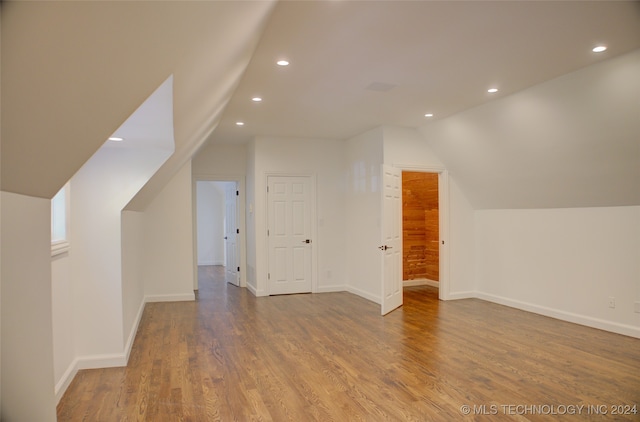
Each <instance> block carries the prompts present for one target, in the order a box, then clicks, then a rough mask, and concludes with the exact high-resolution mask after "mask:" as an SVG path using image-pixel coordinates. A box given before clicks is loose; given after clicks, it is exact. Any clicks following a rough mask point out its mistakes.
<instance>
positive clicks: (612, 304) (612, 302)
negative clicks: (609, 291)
mask: <svg viewBox="0 0 640 422" xmlns="http://www.w3.org/2000/svg"><path fill="white" fill-rule="evenodd" d="M609 307H610V308H615V307H616V298H615V297H613V296H609Z"/></svg>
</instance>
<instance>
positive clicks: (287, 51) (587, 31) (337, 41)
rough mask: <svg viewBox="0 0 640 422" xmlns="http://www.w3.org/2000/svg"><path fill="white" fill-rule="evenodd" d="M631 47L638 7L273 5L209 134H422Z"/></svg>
mask: <svg viewBox="0 0 640 422" xmlns="http://www.w3.org/2000/svg"><path fill="white" fill-rule="evenodd" d="M601 43H602V44H606V45H607V46H608V47H609V48H608V50H607V51H606V52H604V53H600V54H596V53H593V52H592V51H591V49H592V48H593V47H594V46H596V45H598V44H601ZM638 48H640V2H624V1H623V2H617V1H616V2H611V1H293V2H289V1H285V2H280V3H279V4H278V5H277V6H276V8H275V10H274V13H273V15H272V16H271V19H270V20H269V24H268V25H267V27H266V29H265V31H264V33H263V35H262V37H261V39H260V43H259V44H258V48H257V49H256V51H255V54H254V55H253V57H252V59H251V62H250V64H249V66H248V68H247V70H246V72H245V74H244V76H243V78H242V81H241V83H240V85H239V87H238V89H237V91H236V92H235V94H234V96H233V98H232V99H231V101H230V102H229V105H228V106H227V108H226V109H225V112H224V114H223V118H222V120H221V122H220V125H219V126H218V127H217V129H216V131H215V132H214V134H213V136H212V138H211V139H212V140H213V141H214V142H244V141H246V140H248V139H251V138H252V137H253V136H255V135H277V136H295V137H312V138H314V137H315V138H320V139H322V138H324V139H326V138H330V139H347V138H350V137H353V136H355V135H358V134H360V133H363V132H365V131H367V130H369V129H372V128H374V127H376V126H380V125H397V126H406V127H420V126H422V125H425V124H427V123H429V121H435V120H440V119H443V118H446V117H448V116H452V115H454V114H456V113H459V112H461V111H463V110H466V109H469V108H471V107H474V106H478V105H480V104H483V103H486V102H489V101H493V100H495V99H499V98H504V97H505V96H508V95H509V94H512V93H515V92H518V91H520V90H522V89H524V88H527V87H530V86H532V85H535V84H538V83H541V82H543V81H547V80H550V79H553V78H556V77H558V76H561V75H564V74H566V73H569V72H572V71H575V70H577V69H580V68H583V67H585V66H588V65H591V64H594V63H598V62H600V61H603V60H606V59H608V58H612V57H615V56H617V55H620V54H624V53H627V52H629V51H632V50H635V49H638ZM280 59H286V60H288V61H289V62H290V64H289V66H286V67H280V66H277V65H276V61H277V60H280ZM491 87H497V88H499V91H498V92H497V93H495V94H493V95H492V94H489V93H487V89H488V88H491ZM255 96H258V97H261V98H262V101H261V102H260V103H254V102H252V101H251V99H252V98H253V97H255ZM426 113H433V114H434V117H432V118H431V119H428V118H425V114H426ZM238 121H242V122H244V126H242V127H238V126H236V122H238Z"/></svg>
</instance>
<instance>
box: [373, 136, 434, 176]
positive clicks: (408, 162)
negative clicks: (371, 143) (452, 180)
mask: <svg viewBox="0 0 640 422" xmlns="http://www.w3.org/2000/svg"><path fill="white" fill-rule="evenodd" d="M382 136H383V139H384V143H383V148H384V157H383V160H384V163H385V164H388V165H392V166H394V167H398V168H403V167H417V168H419V167H424V168H431V169H444V164H442V161H440V159H439V158H438V157H437V156H436V155H435V154H434V152H433V151H432V150H431V147H430V146H429V144H428V143H427V142H426V140H425V138H424V136H422V134H421V133H420V132H419V131H418V130H417V129H412V128H405V127H398V126H382Z"/></svg>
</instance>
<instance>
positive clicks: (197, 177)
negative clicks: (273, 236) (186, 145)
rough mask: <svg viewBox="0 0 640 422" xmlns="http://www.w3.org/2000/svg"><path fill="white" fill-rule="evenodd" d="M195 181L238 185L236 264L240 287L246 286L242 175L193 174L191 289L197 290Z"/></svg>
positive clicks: (245, 229) (245, 239)
mask: <svg viewBox="0 0 640 422" xmlns="http://www.w3.org/2000/svg"><path fill="white" fill-rule="evenodd" d="M197 182H236V185H237V186H238V191H239V192H240V194H239V195H238V208H237V209H236V223H237V224H238V229H240V234H239V235H238V238H237V241H238V242H239V243H240V245H239V246H240V248H239V249H240V255H239V257H238V261H239V262H238V266H239V267H240V287H247V246H246V245H247V227H246V212H245V209H246V208H245V201H246V187H245V177H244V175H237V176H233V175H231V176H230V175H216V174H194V175H192V177H191V211H192V218H191V220H192V227H193V229H192V233H193V235H192V238H193V252H194V253H193V268H194V272H193V290H198V253H197V251H198V238H197V236H198V221H197V211H198V208H197V203H196V200H197V197H196V196H197V189H196V186H197Z"/></svg>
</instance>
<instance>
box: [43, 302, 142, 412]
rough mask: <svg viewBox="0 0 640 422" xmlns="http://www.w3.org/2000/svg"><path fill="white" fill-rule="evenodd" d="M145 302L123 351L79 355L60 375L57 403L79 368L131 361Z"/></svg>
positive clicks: (103, 366) (92, 367)
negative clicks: (107, 353) (130, 356)
mask: <svg viewBox="0 0 640 422" xmlns="http://www.w3.org/2000/svg"><path fill="white" fill-rule="evenodd" d="M145 303H146V301H145V300H143V301H142V302H141V303H140V307H139V308H138V314H137V315H136V318H135V321H134V323H133V327H132V328H131V332H130V333H129V337H128V339H127V343H126V344H125V346H124V352H123V353H116V354H109V355H94V356H84V357H77V358H75V359H74V360H73V362H71V364H70V365H69V367H68V368H67V370H66V371H65V372H64V374H62V377H60V380H59V381H58V382H57V383H56V385H55V390H54V392H55V396H56V405H57V404H58V403H59V402H60V399H62V396H64V393H65V392H66V391H67V388H69V385H71V381H73V378H74V377H75V376H76V374H77V373H78V371H79V370H81V369H97V368H113V367H120V366H127V362H129V355H130V354H131V348H132V347H133V342H134V340H135V338H136V334H137V333H138V327H139V325H140V320H142V313H143V312H144V305H145Z"/></svg>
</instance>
